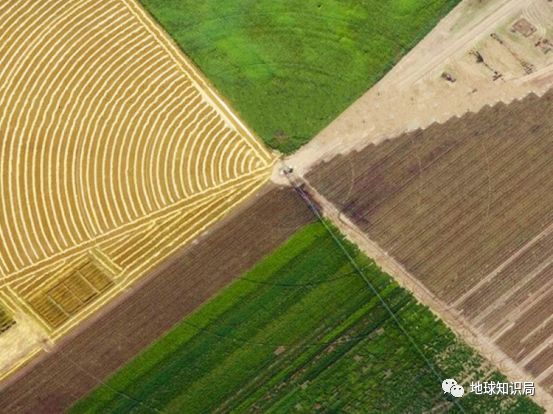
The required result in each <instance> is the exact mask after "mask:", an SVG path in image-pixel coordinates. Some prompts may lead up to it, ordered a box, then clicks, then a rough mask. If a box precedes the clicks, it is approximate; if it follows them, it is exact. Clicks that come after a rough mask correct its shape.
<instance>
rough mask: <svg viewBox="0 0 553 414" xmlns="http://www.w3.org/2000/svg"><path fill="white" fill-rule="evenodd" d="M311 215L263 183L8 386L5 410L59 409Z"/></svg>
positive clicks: (290, 195)
mask: <svg viewBox="0 0 553 414" xmlns="http://www.w3.org/2000/svg"><path fill="white" fill-rule="evenodd" d="M312 219H313V216H312V214H311V213H310V212H309V210H308V209H307V208H306V207H305V205H304V204H303V202H302V201H301V199H300V198H299V197H298V196H297V195H296V194H295V193H294V192H293V191H292V190H291V189H280V188H277V187H274V186H272V185H270V186H266V187H265V188H264V190H263V191H262V192H261V194H258V195H257V196H256V198H255V199H254V200H251V201H250V202H249V203H248V204H247V205H246V206H243V207H241V208H240V211H239V212H237V213H235V214H233V215H232V216H230V217H229V218H227V219H225V220H224V221H223V222H221V223H219V224H218V225H217V226H216V227H215V228H214V229H213V230H211V231H210V232H209V234H207V235H204V236H203V237H202V238H201V239H199V241H198V242H197V243H193V244H192V245H190V246H189V247H187V248H185V249H183V250H182V251H180V252H179V253H177V254H175V255H173V256H172V257H171V258H170V259H169V260H168V261H166V262H164V263H163V264H162V265H161V266H160V267H159V268H158V269H157V270H155V271H154V272H153V273H151V274H150V275H149V276H146V277H145V280H144V282H142V283H141V284H140V285H139V286H137V287H136V288H134V289H133V290H132V291H129V292H128V293H127V294H126V295H124V296H123V297H122V298H121V300H120V301H119V302H118V303H116V304H114V305H112V306H111V307H110V308H109V309H106V310H104V311H103V312H102V314H101V315H100V316H99V317H97V318H96V319H95V320H93V321H91V322H90V323H89V324H88V325H87V326H83V327H81V328H79V331H78V332H77V333H76V334H74V335H72V336H71V337H70V338H68V339H66V340H64V341H63V342H62V343H60V345H58V346H57V347H56V348H55V349H53V350H52V352H51V353H47V354H44V355H42V356H41V357H40V358H39V359H38V360H37V362H35V363H34V364H33V365H31V366H29V367H28V368H27V369H24V370H23V372H20V373H19V374H18V376H17V378H13V379H12V381H11V382H10V383H7V384H4V385H3V389H2V390H1V391H0V406H1V407H2V411H3V412H10V413H38V412H40V413H54V412H55V413H58V412H62V411H63V410H64V409H66V408H67V407H69V406H70V405H71V404H72V403H73V402H75V401H76V400H77V399H79V398H80V397H82V396H83V395H85V394H86V393H87V392H89V391H90V390H91V389H92V388H94V387H96V386H98V385H99V384H100V383H101V381H102V380H103V379H105V378H106V377H107V376H108V375H110V374H111V373H113V372H114V371H115V370H116V369H117V368H119V367H120V366H121V365H123V364H125V363H126V362H127V361H129V360H130V359H132V358H133V357H134V356H136V355H137V354H138V353H139V352H140V351H141V350H142V349H144V347H146V346H147V345H148V344H150V343H152V342H153V341H154V340H155V339H157V338H158V337H159V336H160V335H162V334H163V333H164V332H166V331H167V330H168V329H170V328H171V327H172V326H173V325H174V324H175V323H177V322H178V321H180V320H181V319H182V318H183V317H184V316H186V315H187V314H188V313H190V312H192V311H193V310H194V309H195V308H196V307H198V306H199V305H201V304H202V303H203V302H205V301H206V300H207V299H209V298H210V297H211V296H212V295H213V294H214V293H216V292H217V291H219V290H220V289H221V288H223V287H224V286H225V285H227V284H228V283H229V282H231V281H232V280H233V279H235V278H237V277H239V276H240V275H241V274H242V273H243V272H245V271H246V270H248V269H249V268H250V267H251V266H253V265H254V264H255V263H256V262H257V261H259V260H260V259H261V258H262V257H264V256H265V255H267V254H269V253H270V252H271V251H272V250H273V248H274V247H276V246H278V245H279V244H281V243H282V242H283V241H284V240H286V239H287V238H288V237H289V236H291V235H292V234H293V233H294V232H295V231H296V230H297V229H299V228H300V227H301V226H303V225H304V224H306V223H308V222H310V221H311V220H312Z"/></svg>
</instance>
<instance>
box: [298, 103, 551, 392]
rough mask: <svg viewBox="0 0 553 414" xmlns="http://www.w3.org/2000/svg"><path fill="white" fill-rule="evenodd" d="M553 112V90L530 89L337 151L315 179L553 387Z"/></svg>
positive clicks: (345, 210)
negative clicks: (343, 152)
mask: <svg viewBox="0 0 553 414" xmlns="http://www.w3.org/2000/svg"><path fill="white" fill-rule="evenodd" d="M552 114H553V93H548V94H546V95H545V96H543V97H541V98H538V97H536V96H535V95H530V96H529V97H527V98H525V99H524V100H522V101H515V102H513V103H511V104H509V105H504V104H498V105H496V106H494V107H491V108H490V107H486V108H484V109H483V110H482V111H480V112H479V113H477V114H467V115H465V116H463V117H462V118H454V119H452V120H450V121H448V122H447V123H445V124H434V125H432V126H431V127H429V128H428V129H426V130H418V131H415V132H412V133H408V134H404V135H402V136H400V137H398V138H395V139H393V140H387V141H385V142H383V143H382V144H379V145H369V146H368V147H366V148H365V149H363V150H362V151H359V152H355V153H351V154H349V155H345V156H343V155H342V156H337V157H336V158H334V159H332V160H331V161H329V162H327V163H323V164H321V165H319V166H318V167H317V168H315V169H314V170H312V172H311V173H310V174H309V175H308V176H307V179H308V181H309V182H310V184H311V185H313V186H314V187H315V188H316V189H317V190H318V191H319V192H320V193H321V194H322V195H323V196H325V197H326V198H328V199H329V200H330V201H331V202H332V203H333V204H334V205H335V206H336V207H337V208H339V209H340V210H341V211H342V213H343V214H344V215H346V216H347V217H349V218H350V219H351V220H352V221H354V222H355V223H356V224H357V225H358V227H359V228H360V229H361V230H363V231H364V232H365V233H366V234H367V235H368V237H369V238H370V239H372V240H374V241H375V242H377V243H378V244H379V245H380V246H382V248H384V249H385V250H386V251H387V252H388V253H389V254H390V255H391V256H393V257H394V258H395V259H396V260H398V261H399V262H400V263H402V264H403V265H404V266H405V268H406V269H407V270H408V271H409V272H410V273H411V274H412V275H414V276H415V277H416V278H418V279H419V280H420V281H421V282H422V283H423V284H424V285H425V286H426V287H427V288H428V289H429V290H430V292H432V293H433V294H435V295H436V296H437V297H438V298H439V299H441V300H442V301H444V302H445V303H447V304H448V305H451V306H454V307H455V309H457V310H458V311H459V312H460V313H461V314H462V315H463V316H464V317H466V318H467V320H468V321H469V322H470V323H471V324H472V325H473V326H474V327H475V328H477V329H479V330H480V331H481V332H483V333H485V334H486V335H487V336H488V337H489V338H490V339H491V340H493V341H494V342H495V343H497V344H498V345H499V346H500V347H501V348H502V349H503V350H504V351H505V352H506V354H507V355H509V356H510V357H511V358H513V360H514V361H517V362H518V363H519V364H520V365H521V366H523V367H525V368H526V369H527V370H528V371H529V372H531V373H532V374H533V375H535V376H536V377H537V379H538V381H540V382H542V384H543V385H544V386H546V387H551V386H553V376H549V375H550V374H552V373H553V371H551V372H550V371H549V370H548V368H549V367H550V366H552V365H553V353H552V352H551V350H550V348H549V345H548V344H549V341H550V340H551V339H552V338H553V317H551V314H552V313H553V295H552V294H551V293H550V292H553V282H552V281H551V280H552V279H551V277H552V275H553V209H552V208H551V207H552V206H553V179H552V177H553V163H552V162H551V160H552V157H553V117H552ZM548 376H549V378H547V377H548ZM549 389H551V388H549Z"/></svg>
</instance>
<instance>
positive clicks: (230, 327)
mask: <svg viewBox="0 0 553 414" xmlns="http://www.w3.org/2000/svg"><path fill="white" fill-rule="evenodd" d="M344 243H346V242H344ZM346 246H347V248H348V249H349V251H350V252H351V254H352V255H354V256H355V257H356V259H357V261H358V263H360V264H361V265H362V267H363V269H364V272H365V274H366V275H367V277H368V278H369V280H370V281H371V283H372V284H373V285H374V286H375V287H376V289H377V290H378V291H379V292H380V295H382V297H383V298H384V300H385V301H386V303H387V304H388V306H389V307H390V308H391V309H392V310H393V312H394V313H395V314H396V315H397V317H398V318H399V320H400V321H401V323H402V325H403V326H404V327H405V329H406V330H407V331H408V333H409V335H411V336H412V337H413V338H414V340H415V341H416V342H417V344H418V346H419V347H420V349H421V350H422V352H423V353H424V355H425V357H426V358H428V360H429V361H430V364H431V365H432V366H433V367H434V369H435V371H436V372H434V371H433V370H432V369H430V368H429V365H428V364H427V363H426V361H425V360H424V359H423V358H422V357H421V355H420V353H419V352H417V350H416V349H415V348H414V347H413V346H412V345H411V344H410V342H409V341H408V340H407V339H406V336H405V334H404V332H402V331H401V330H400V329H399V328H398V325H397V324H396V323H395V322H394V320H393V319H392V318H391V317H390V314H389V313H388V312H387V310H386V309H385V308H384V307H383V306H382V305H381V303H380V301H379V300H378V298H377V297H376V296H375V295H373V294H371V293H370V290H369V289H368V288H367V285H366V284H365V282H364V281H363V280H362V279H361V277H359V275H358V274H357V273H356V272H355V271H354V269H353V268H352V266H351V264H350V263H349V261H348V260H347V258H346V257H345V255H344V253H343V251H342V250H340V248H339V246H338V245H337V244H336V243H335V241H334V240H333V239H332V238H331V237H330V235H329V233H328V232H327V231H326V230H325V228H324V227H323V226H322V225H321V224H313V225H309V226H307V227H305V228H304V229H302V230H301V231H299V232H298V233H297V234H296V235H294V236H293V237H292V238H291V239H290V240H289V241H288V242H286V243H285V244H284V245H282V246H281V247H280V248H279V249H277V250H276V251H275V252H274V253H273V254H271V255H270V256H269V257H267V258H266V259H264V260H263V261H261V262H260V263H259V264H258V265H257V266H255V267H254V268H253V269H252V270H251V271H250V272H248V273H247V274H245V275H244V276H243V277H242V278H241V279H239V280H237V281H236V282H234V283H233V284H231V285H230V286H229V287H228V288H226V289H225V290H223V291H222V292H220V293H219V294H218V295H217V296H215V297H214V298H213V299H212V300H211V301H210V302H208V303H207V304H206V305H204V306H203V307H202V308H200V309H199V310H198V311H197V312H195V313H194V314H192V315H191V316H190V317H188V318H186V319H185V320H183V321H182V322H181V323H180V324H179V325H177V326H176V327H175V328H174V329H173V330H171V331H170V332H169V333H168V334H167V335H166V336H164V337H163V338H161V339H160V340H159V341H158V342H157V343H155V344H154V345H152V346H151V347H150V348H149V349H147V350H146V351H145V352H144V353H142V354H141V355H140V356H139V357H137V358H136V359H135V360H133V361H132V362H131V363H129V364H128V365H127V366H125V367H124V368H123V369H121V370H120V371H119V372H118V373H117V374H115V375H114V376H113V377H112V378H111V379H109V380H108V382H107V384H106V385H104V386H101V387H99V388H97V389H96V390H95V391H94V392H93V393H92V394H91V395H90V396H88V397H87V398H85V399H84V400H82V401H80V402H79V403H78V404H77V405H76V406H75V407H73V409H72V412H73V413H79V414H81V413H130V412H132V413H142V412H144V413H149V412H153V411H156V410H158V411H160V412H164V413H208V412H209V413H216V412H252V411H254V412H264V413H265V412H267V413H270V412H275V413H290V412H306V413H314V412H370V413H403V412H410V413H416V412H424V411H429V410H432V409H433V410H434V411H433V412H446V411H453V412H456V411H459V410H460V408H459V405H455V404H454V403H453V397H450V396H447V395H445V394H444V393H443V392H442V389H441V382H440V380H439V378H438V377H437V375H436V373H437V374H438V376H440V377H442V378H449V377H453V378H456V379H457V380H458V381H459V382H460V383H462V384H464V385H465V387H466V388H468V383H469V382H470V380H480V381H484V380H490V379H492V378H493V379H495V380H499V379H501V376H500V375H499V374H497V373H495V372H493V369H490V367H489V366H488V365H486V364H485V363H483V361H482V359H481V358H480V357H478V356H477V355H476V354H475V353H474V352H473V351H471V350H470V349H469V348H468V347H467V346H465V345H464V344H463V343H461V342H460V341H459V340H458V339H457V338H456V337H455V336H454V335H453V334H452V333H451V331H449V330H448V328H447V327H446V326H445V325H444V324H443V323H442V322H440V321H439V320H436V318H435V317H434V315H433V314H432V313H431V312H430V311H429V310H428V309H427V308H425V307H423V306H421V305H420V304H418V303H417V302H416V301H415V300H414V298H413V297H412V296H411V295H410V294H409V293H408V292H407V291H406V290H404V289H402V288H400V287H399V286H398V285H397V284H395V283H394V282H393V281H392V280H391V279H390V277H389V276H388V275H386V274H385V273H383V272H382V271H381V270H380V269H379V268H378V267H377V266H376V265H375V263H374V262H372V261H371V260H369V259H367V258H366V257H364V256H363V255H362V254H360V253H359V252H358V251H357V250H356V249H355V248H354V247H353V246H351V245H350V244H348V243H346ZM458 401H459V404H460V405H461V406H462V407H463V408H464V410H465V412H474V413H484V412H502V413H507V412H512V413H515V412H518V413H536V412H541V410H540V409H539V408H538V407H537V406H536V405H534V404H533V403H532V402H531V401H530V400H528V399H526V398H516V397H510V396H507V397H503V398H501V399H498V398H495V397H490V396H477V395H475V394H469V395H466V396H465V397H463V398H462V399H460V400H458ZM499 410H500V411H499Z"/></svg>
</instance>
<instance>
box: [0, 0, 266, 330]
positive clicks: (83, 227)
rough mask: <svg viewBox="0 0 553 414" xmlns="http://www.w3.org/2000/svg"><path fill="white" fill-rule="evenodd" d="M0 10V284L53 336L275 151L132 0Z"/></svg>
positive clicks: (174, 240)
mask: <svg viewBox="0 0 553 414" xmlns="http://www.w3.org/2000/svg"><path fill="white" fill-rule="evenodd" d="M0 21H2V30H1V32H0V56H1V57H2V65H1V67H0V84H1V85H2V87H1V88H0V194H2V197H1V201H0V240H2V243H1V244H0V297H1V298H2V299H4V301H5V302H7V303H9V305H10V307H12V308H13V309H15V310H16V312H23V313H26V314H29V315H31V316H33V317H34V318H35V319H36V320H37V322H38V323H39V324H40V325H41V326H42V327H43V328H44V329H45V330H46V331H47V332H48V334H49V335H52V336H53V337H54V336H57V335H61V334H62V333H63V331H65V330H67V329H69V328H70V327H71V326H73V325H75V324H77V323H78V322H79V320H80V317H81V316H84V313H83V312H84V311H85V310H86V312H85V313H87V312H88V313H90V312H92V310H93V308H91V307H90V305H91V304H92V303H95V306H94V307H99V306H100V305H101V304H102V302H106V301H108V299H109V298H110V297H112V296H114V295H115V294H116V293H117V290H120V289H122V288H124V287H126V286H127V285H128V284H129V283H130V282H131V281H132V280H134V279H135V278H137V277H139V276H140V275H142V274H144V272H145V271H147V270H148V269H150V268H151V267H152V266H154V265H155V264H156V263H159V261H160V260H162V259H163V258H165V257H166V256H167V255H168V254H169V253H171V252H173V251H174V250H175V249H176V248H178V247H179V246H181V245H183V244H184V243H185V242H187V241H189V240H191V239H192V238H194V237H195V236H197V235H198V234H199V233H200V232H201V231H203V230H204V229H205V228H207V227H208V226H209V225H210V224H212V223H214V222H216V221H217V220H218V219H219V218H221V217H222V216H223V215H224V214H226V212H227V211H228V210H230V209H231V208H232V207H233V206H234V205H236V204H238V203H239V202H241V201H242V200H244V199H245V198H247V197H248V196H249V195H251V194H252V193H253V192H255V191H256V190H257V189H258V188H259V187H260V186H261V184H262V183H263V182H264V181H265V180H266V179H267V177H268V176H269V175H270V171H271V167H272V164H273V161H274V160H273V157H272V155H271V154H270V153H269V152H268V151H267V150H266V149H265V148H264V147H263V146H262V144H261V143H260V142H258V141H257V139H255V138H254V137H253V136H252V135H251V134H250V133H249V132H248V131H247V130H246V129H245V128H244V127H243V125H242V124H241V122H240V121H239V120H238V119H237V118H236V117H235V116H234V115H233V114H232V112H230V110H229V109H228V108H227V106H226V105H225V104H224V102H223V101H222V100H220V98H218V96H217V95H216V94H215V93H214V92H213V90H212V89H211V87H210V86H209V84H208V83H207V82H206V81H205V80H204V78H203V77H202V76H201V75H200V74H199V73H198V71H197V70H196V69H195V67H193V65H192V64H191V63H190V62H189V61H188V60H187V59H186V58H185V57H184V56H183V55H182V54H181V53H180V51H179V50H178V49H177V48H176V47H175V46H174V45H173V43H172V41H171V40H170V39H169V38H168V37H167V36H166V35H165V34H164V33H163V32H162V31H161V30H160V29H159V28H158V27H157V26H156V25H155V23H154V22H152V21H151V19H150V18H149V16H147V14H146V13H145V12H144V11H143V10H142V9H141V7H140V6H139V5H138V4H137V3H136V2H135V1H134V0H106V1H101V2H98V1H94V0H68V1H58V0H47V1H40V2H37V1H33V0H14V1H10V2H4V3H3V4H2V5H1V6H0ZM99 28H101V30H99ZM87 272H88V273H90V274H92V275H94V276H91V277H92V278H95V280H96V279H106V280H104V281H101V282H99V284H97V283H95V282H94V281H92V280H90V279H89V278H88V277H87V276H86V275H84V277H81V276H83V273H87ZM67 284H69V285H71V286H69V287H68V286H66V285H67ZM77 285H78V286H77Z"/></svg>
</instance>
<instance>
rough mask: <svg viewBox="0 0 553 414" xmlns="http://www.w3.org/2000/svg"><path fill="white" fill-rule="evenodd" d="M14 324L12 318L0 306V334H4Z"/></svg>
mask: <svg viewBox="0 0 553 414" xmlns="http://www.w3.org/2000/svg"><path fill="white" fill-rule="evenodd" d="M14 324H15V321H14V320H13V318H12V316H11V315H10V314H9V313H8V312H7V311H6V310H5V309H4V308H2V307H1V306H0V334H1V333H2V332H6V331H7V330H8V329H10V328H11V327H12V326H13V325H14Z"/></svg>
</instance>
